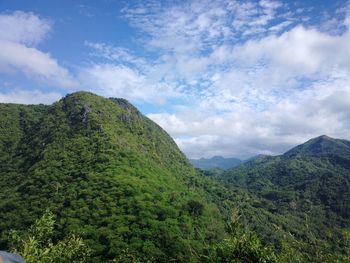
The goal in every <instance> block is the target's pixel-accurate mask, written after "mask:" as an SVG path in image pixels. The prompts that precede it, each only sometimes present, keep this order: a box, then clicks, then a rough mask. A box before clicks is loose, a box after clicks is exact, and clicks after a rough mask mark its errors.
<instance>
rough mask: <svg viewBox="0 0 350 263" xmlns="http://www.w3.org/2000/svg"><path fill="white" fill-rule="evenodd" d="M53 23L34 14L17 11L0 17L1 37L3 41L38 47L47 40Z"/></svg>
mask: <svg viewBox="0 0 350 263" xmlns="http://www.w3.org/2000/svg"><path fill="white" fill-rule="evenodd" d="M51 24H52V22H51V21H49V20H47V19H42V18H39V17H38V16H36V15H35V14H33V13H26V12H22V11H15V12H13V13H11V14H1V15H0V36H1V39H2V40H7V41H10V42H16V43H21V44H26V45H36V44H38V43H39V42H41V41H42V40H43V39H45V38H46V37H47V35H48V33H49V32H50V30H51Z"/></svg>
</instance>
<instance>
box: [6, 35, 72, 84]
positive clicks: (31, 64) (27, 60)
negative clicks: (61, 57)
mask: <svg viewBox="0 0 350 263" xmlns="http://www.w3.org/2000/svg"><path fill="white" fill-rule="evenodd" d="M0 49H1V51H2V52H1V53H0V71H3V72H4V71H5V72H9V71H11V70H20V71H21V72H23V73H24V74H25V75H27V76H28V77H29V78H34V79H38V80H39V81H42V82H44V83H50V84H52V85H56V86H59V87H73V86H76V85H77V82H76V81H75V80H74V79H73V77H71V76H70V74H69V72H68V70H67V69H65V68H63V67H61V66H60V65H59V64H58V62H57V60H56V59H54V58H52V57H51V56H50V54H47V53H43V52H41V51H39V50H38V49H36V48H31V47H26V46H24V45H21V44H18V43H14V42H9V41H2V40H0Z"/></svg>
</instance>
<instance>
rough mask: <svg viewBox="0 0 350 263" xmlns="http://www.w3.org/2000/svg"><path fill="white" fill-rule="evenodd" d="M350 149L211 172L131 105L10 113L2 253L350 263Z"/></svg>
mask: <svg viewBox="0 0 350 263" xmlns="http://www.w3.org/2000/svg"><path fill="white" fill-rule="evenodd" d="M349 148H350V143H349V142H347V141H341V140H334V139H331V138H328V137H320V138H316V139H314V140H312V141H310V142H307V143H306V144H304V145H302V146H299V147H297V148H295V149H292V150H291V151H289V152H287V153H286V154H285V155H282V156H277V157H268V156H261V157H259V158H256V159H254V160H251V161H249V162H246V163H244V164H242V165H240V166H238V167H236V168H234V169H230V170H226V171H224V170H215V171H210V172H203V171H201V170H196V169H195V168H193V167H192V165H191V164H190V163H189V161H188V159H187V158H186V157H185V156H184V155H183V153H182V152H181V151H180V150H179V149H178V147H177V145H176V144H175V142H174V141H173V140H172V139H171V137H170V136H169V135H168V134H167V133H166V132H165V131H164V130H163V129H162V128H160V127H159V126H158V125H156V124H155V123H154V122H152V121H151V120H149V119H148V118H146V117H145V116H143V115H142V114H141V113H140V112H139V111H138V110H137V109H136V108H135V107H133V106H132V105H131V104H130V103H128V102H127V101H126V100H123V99H107V98H103V97H99V96H96V95H94V94H91V93H87V92H78V93H73V94H70V95H67V96H66V97H65V98H63V99H61V100H60V101H58V102H56V103H54V104H53V105H49V106H46V105H29V106H25V105H16V104H0V164H1V165H0V177H1V180H0V187H1V189H2V191H0V233H1V235H0V248H1V249H6V250H11V251H17V252H19V253H20V254H25V255H27V260H28V258H32V259H29V260H28V262H29V263H31V262H346V260H347V253H349V251H347V249H348V248H349V238H348V235H347V230H348V229H349V227H350V222H349V221H350V220H349V217H350V207H349V204H350V198H349V196H350V190H349V186H350V151H349ZM45 211H46V212H45ZM40 218H41V219H40ZM12 230H16V231H15V232H14V231H12ZM14 233H15V235H14ZM43 239H44V240H49V241H47V242H46V243H49V244H51V245H50V247H49V248H48V247H46V246H45V241H42V240H43ZM33 240H34V241H35V242H34V243H35V246H34V247H33V243H31V242H32V241H33ZM34 248H35V249H34ZM28 251H29V252H28ZM43 251H48V252H45V253H46V254H45V253H43ZM62 251H72V253H71V254H70V255H69V257H68V256H67V259H66V261H62V260H59V259H57V258H58V255H61V256H62ZM73 252H74V253H73ZM60 253H61V254H60ZM34 254H35V255H34ZM43 254H45V255H51V256H48V259H40V260H42V261H39V259H38V258H39V257H41V256H40V255H43ZM50 257H51V258H50ZM30 260H32V261H30Z"/></svg>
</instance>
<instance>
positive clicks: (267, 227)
mask: <svg viewBox="0 0 350 263" xmlns="http://www.w3.org/2000/svg"><path fill="white" fill-rule="evenodd" d="M206 174H207V175H208V176H210V177H211V178H215V179H216V180H219V181H221V182H223V183H224V184H226V185H227V186H228V187H231V188H232V189H236V188H239V189H242V190H243V189H246V190H248V191H249V193H250V195H251V197H250V201H249V204H250V205H251V206H246V208H244V209H243V212H244V214H245V215H249V216H247V220H248V221H249V222H248V223H249V224H250V225H252V226H253V229H254V230H255V231H256V232H257V233H258V234H259V235H260V236H261V237H262V240H263V242H264V243H268V244H274V246H275V247H276V249H277V250H279V251H280V252H281V253H283V254H284V257H283V261H285V262H336V261H339V262H344V261H346V242H345V241H344V236H343V234H342V233H343V232H344V230H346V229H349V228H350V221H349V217H350V177H349V175H350V142H347V141H344V140H337V139H332V138H329V137H327V136H320V137H318V138H315V139H312V140H310V141H308V142H306V143H305V144H302V145H300V146H297V147H295V148H294V149H292V150H290V151H288V152H287V153H285V154H284V155H281V156H276V157H271V156H260V157H258V158H256V159H253V160H251V161H248V162H246V163H244V164H243V165H241V166H239V167H237V168H234V169H231V170H228V171H219V170H216V171H211V172H207V173H206ZM257 211H260V212H259V213H258V212H257ZM288 255H293V258H294V259H293V261H290V260H289V259H288V257H289V256H288ZM296 258H298V259H296Z"/></svg>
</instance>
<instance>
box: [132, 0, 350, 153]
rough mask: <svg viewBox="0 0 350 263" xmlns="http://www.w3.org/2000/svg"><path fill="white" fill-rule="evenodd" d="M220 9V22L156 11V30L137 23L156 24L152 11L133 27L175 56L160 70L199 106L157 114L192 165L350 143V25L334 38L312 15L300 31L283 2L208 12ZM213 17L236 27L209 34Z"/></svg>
mask: <svg viewBox="0 0 350 263" xmlns="http://www.w3.org/2000/svg"><path fill="white" fill-rule="evenodd" d="M186 3H187V2H186ZM192 3H193V2H192ZM194 3H196V2H194ZM217 3H220V5H219V6H221V7H223V6H224V7H225V8H223V10H224V11H222V12H221V16H220V17H219V18H217V17H215V16H214V17H212V18H211V16H210V15H209V14H206V13H205V11H204V10H201V9H200V7H198V6H195V5H188V6H186V7H187V8H182V7H179V6H176V8H174V9H169V10H167V12H168V13H166V14H167V15H166V16H164V14H165V13H164V12H163V11H160V13H158V15H159V16H157V15H156V14H157V13H156V14H155V13H152V17H155V20H156V21H157V26H153V24H152V23H153V22H150V21H148V23H151V25H150V24H147V25H146V27H144V26H143V25H139V24H138V23H140V22H141V21H143V20H142V19H145V17H148V15H149V14H148V13H147V10H146V11H145V10H142V12H139V13H137V14H131V15H130V14H129V16H130V17H131V18H130V17H129V18H130V19H132V23H134V25H136V26H138V27H139V28H140V29H142V30H145V31H146V32H148V33H149V34H150V36H151V37H150V39H146V41H148V43H149V45H150V46H155V47H157V48H162V49H164V50H167V51H169V53H168V55H167V56H166V57H165V58H163V57H162V58H160V59H159V60H158V61H157V63H159V65H158V66H159V68H160V70H161V69H163V75H164V76H168V77H169V76H171V74H174V75H176V76H174V78H180V79H182V80H183V81H184V82H185V84H184V85H186V87H187V88H186V91H185V93H186V95H187V96H188V98H189V101H190V103H188V105H184V106H183V107H179V110H177V111H175V112H173V113H171V114H170V113H153V114H149V115H148V116H149V117H150V118H151V119H153V120H154V121H156V122H157V123H159V124H160V125H161V126H162V127H164V128H165V129H166V130H167V131H168V132H169V133H170V134H171V135H172V136H173V137H174V138H175V140H176V142H177V143H178V144H179V146H180V148H181V149H183V150H184V151H185V153H187V155H188V156H190V157H192V158H198V157H203V156H205V157H210V156H213V155H225V156H236V157H241V158H247V157H250V156H252V155H255V154H259V153H267V154H279V153H282V152H284V151H286V150H288V149H289V148H290V147H293V146H295V145H296V144H299V143H302V142H304V141H306V140H307V139H309V138H311V137H315V136H318V135H321V134H328V135H330V136H334V137H340V138H346V139H350V137H349V135H348V134H347V131H348V129H349V126H350V123H349V121H348V119H347V117H348V116H350V111H349V106H350V105H349V101H350V100H348V98H349V96H350V77H349V69H350V63H349V62H350V53H349V49H348V48H347V43H349V40H350V39H349V38H350V33H349V29H348V28H347V26H346V29H345V30H343V31H339V30H338V29H337V30H338V31H337V34H334V31H333V30H331V29H329V30H325V28H324V27H323V26H322V27H318V26H317V25H315V24H310V21H309V20H308V19H304V18H305V17H303V19H302V21H308V24H305V25H303V24H302V23H299V24H296V23H295V19H294V18H293V16H295V15H298V12H295V13H290V12H289V13H288V12H283V8H285V5H283V4H281V3H280V2H272V1H260V2H258V3H257V2H244V3H241V2H238V1H237V2H236V1H231V2H230V3H228V2H225V1H219V2H217V1H211V3H210V4H209V5H210V6H211V7H212V8H209V9H208V10H210V9H214V6H215V4H217ZM256 7H258V8H256ZM153 8H154V7H153ZM157 8H159V6H158V7H157ZM196 8H197V9H196ZM281 9H282V12H281ZM189 10H191V11H189ZM193 10H199V11H198V13H196V12H195V11H193ZM158 11H159V10H158ZM216 11H218V10H216ZM187 12H188V13H187ZM230 12H231V13H230ZM301 12H303V11H302V10H301V11H299V13H301ZM342 12H343V13H346V12H345V11H342ZM232 14H234V15H232ZM346 14H347V15H346V16H345V17H344V18H343V20H341V18H339V17H337V18H336V20H337V21H338V25H336V27H337V28H338V27H339V23H340V24H342V25H347V24H346V23H347V22H346V21H348V20H349V19H348V17H349V14H348V13H346ZM175 17H177V21H178V23H181V25H182V26H179V28H180V29H178V26H176V30H177V31H174V30H173V31H172V30H170V29H171V28H170V27H172V26H173V25H172V24H171V25H169V24H170V22H168V19H169V20H170V19H173V18H175ZM204 18H205V19H204ZM276 18H278V19H279V22H274V21H275V20H274V19H276ZM198 19H199V20H198ZM211 19H213V20H215V19H217V20H219V21H220V23H221V26H222V25H225V23H227V21H229V22H230V23H232V25H233V27H229V31H227V32H226V33H225V34H224V33H223V31H220V30H219V31H217V34H210V30H211V26H212V23H211ZM283 19H284V20H283ZM147 20H148V19H147ZM197 20H198V21H200V22H198V23H197V24H196V23H194V21H197ZM160 21H161V22H160ZM324 22H325V21H324ZM329 24H331V23H329ZM158 27H160V29H159V30H158V29H157V28H158ZM222 28H223V27H222ZM213 30H214V31H215V29H213ZM163 31H164V32H165V31H166V32H167V33H166V34H169V39H168V40H167V35H165V38H163V39H160V40H159V39H158V38H160V36H161V35H162V34H161V33H162V32H163ZM204 32H205V33H204ZM158 33H159V35H158ZM237 35H240V38H239V41H235V36H237ZM225 36H229V37H230V38H231V41H226V39H225ZM172 37H174V39H175V41H174V42H171V41H170V39H171V38H172ZM232 40H233V41H232ZM185 43H188V45H187V46H186V45H185ZM182 45H184V47H182ZM192 51H193V52H192ZM166 69H168V71H166ZM169 79H171V78H169ZM192 83H195V84H194V85H193V84H192Z"/></svg>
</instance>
